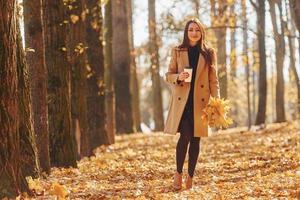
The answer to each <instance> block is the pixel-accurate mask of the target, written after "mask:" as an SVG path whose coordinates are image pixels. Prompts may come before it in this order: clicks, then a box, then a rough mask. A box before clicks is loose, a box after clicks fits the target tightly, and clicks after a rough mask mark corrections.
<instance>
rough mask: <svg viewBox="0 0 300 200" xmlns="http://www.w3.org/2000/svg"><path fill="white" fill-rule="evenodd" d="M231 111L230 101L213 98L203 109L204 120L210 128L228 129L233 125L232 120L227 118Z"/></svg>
mask: <svg viewBox="0 0 300 200" xmlns="http://www.w3.org/2000/svg"><path fill="white" fill-rule="evenodd" d="M229 110H230V107H229V101H228V100H224V99H219V98H211V99H210V102H209V103H208V105H207V106H206V107H205V108H204V109H203V112H204V114H203V115H202V119H203V120H204V121H205V122H206V123H207V124H209V126H210V127H218V128H228V126H229V125H230V124H232V119H231V118H230V117H228V116H227V115H228V112H229Z"/></svg>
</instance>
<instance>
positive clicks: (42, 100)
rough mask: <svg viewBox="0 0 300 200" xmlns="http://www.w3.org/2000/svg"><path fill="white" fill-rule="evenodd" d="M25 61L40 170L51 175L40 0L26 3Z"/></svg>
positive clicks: (27, 0)
mask: <svg viewBox="0 0 300 200" xmlns="http://www.w3.org/2000/svg"><path fill="white" fill-rule="evenodd" d="M23 3H24V27H25V46H26V48H27V49H28V51H27V53H26V61H27V64H28V67H29V75H30V80H31V81H30V84H31V85H30V88H31V98H32V110H33V113H32V114H33V121H34V123H33V124H34V133H36V135H37V137H36V141H37V142H36V143H37V148H38V152H39V153H38V155H39V162H40V165H41V170H42V171H44V172H46V173H50V157H49V132H48V106H47V69H46V63H45V45H44V31H43V23H42V2H41V0H24V1H23Z"/></svg>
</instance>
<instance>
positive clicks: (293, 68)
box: [285, 1, 300, 118]
mask: <svg viewBox="0 0 300 200" xmlns="http://www.w3.org/2000/svg"><path fill="white" fill-rule="evenodd" d="M285 8H286V17H287V23H286V29H287V37H288V43H289V50H290V68H291V71H292V72H293V75H294V78H295V79H294V80H295V84H296V86H297V112H298V114H297V118H300V79H299V75H298V72H297V69H296V58H295V43H296V41H295V39H294V38H292V34H291V33H295V32H296V29H295V26H294V24H293V23H291V24H292V27H291V28H289V27H288V22H291V21H290V18H289V14H288V9H287V8H288V5H287V1H285ZM290 12H292V11H291V10H290Z"/></svg>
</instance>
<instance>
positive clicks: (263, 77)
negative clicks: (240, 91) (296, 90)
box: [255, 0, 267, 125]
mask: <svg viewBox="0 0 300 200" xmlns="http://www.w3.org/2000/svg"><path fill="white" fill-rule="evenodd" d="M256 12H257V25H258V26H257V37H258V51H259V83H258V84H259V92H258V95H259V96H258V111H257V115H256V121H255V124H256V125H260V124H264V123H265V120H266V106H267V63H266V46H265V0H259V1H258V7H257V10H256Z"/></svg>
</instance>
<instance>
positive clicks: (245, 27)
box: [241, 0, 252, 129]
mask: <svg viewBox="0 0 300 200" xmlns="http://www.w3.org/2000/svg"><path fill="white" fill-rule="evenodd" d="M241 7H242V21H243V64H245V71H246V82H247V112H248V129H250V127H251V119H252V115H251V105H250V80H249V79H250V66H249V56H248V31H247V30H248V19H247V12H246V10H247V5H246V0H241Z"/></svg>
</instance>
